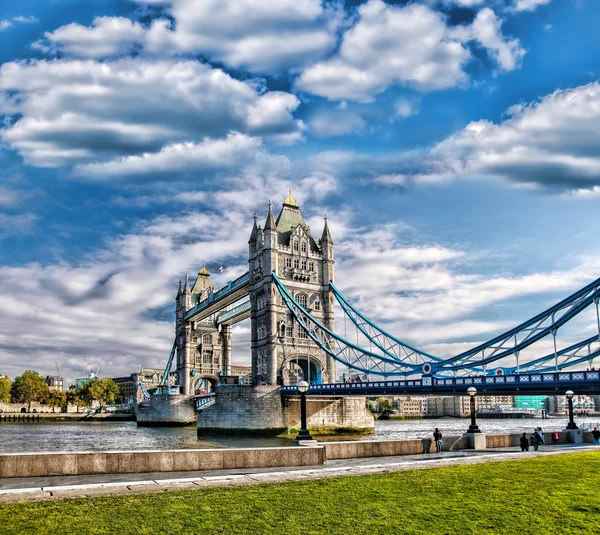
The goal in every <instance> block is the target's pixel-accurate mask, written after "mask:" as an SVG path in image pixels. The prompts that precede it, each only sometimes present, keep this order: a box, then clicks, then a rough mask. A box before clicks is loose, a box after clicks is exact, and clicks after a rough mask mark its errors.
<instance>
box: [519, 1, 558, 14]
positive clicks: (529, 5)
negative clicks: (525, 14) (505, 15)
mask: <svg viewBox="0 0 600 535" xmlns="http://www.w3.org/2000/svg"><path fill="white" fill-rule="evenodd" d="M551 1H552V0H515V1H514V6H513V9H514V10H515V11H534V10H535V9H536V8H538V7H540V6H545V5H546V4H549V3H550V2H551Z"/></svg>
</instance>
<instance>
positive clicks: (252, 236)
mask: <svg viewBox="0 0 600 535" xmlns="http://www.w3.org/2000/svg"><path fill="white" fill-rule="evenodd" d="M257 220H258V217H257V215H256V212H255V213H254V225H253V227H252V233H251V234H250V239H249V240H248V243H249V244H250V245H253V244H256V240H257V239H258V224H257Z"/></svg>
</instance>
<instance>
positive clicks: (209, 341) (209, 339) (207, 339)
mask: <svg viewBox="0 0 600 535" xmlns="http://www.w3.org/2000/svg"><path fill="white" fill-rule="evenodd" d="M202 343H203V344H207V345H209V344H212V334H205V335H204V336H203V337H202Z"/></svg>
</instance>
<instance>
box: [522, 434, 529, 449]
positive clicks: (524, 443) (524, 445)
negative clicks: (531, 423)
mask: <svg viewBox="0 0 600 535" xmlns="http://www.w3.org/2000/svg"><path fill="white" fill-rule="evenodd" d="M521 451H529V440H528V439H527V433H523V435H522V436H521Z"/></svg>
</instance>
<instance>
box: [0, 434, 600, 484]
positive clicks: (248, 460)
mask: <svg viewBox="0 0 600 535" xmlns="http://www.w3.org/2000/svg"><path fill="white" fill-rule="evenodd" d="M519 437H520V435H518V434H516V435H487V436H486V438H487V444H486V445H487V448H505V447H517V448H518V442H519ZM563 437H564V438H565V440H568V435H567V434H566V433H561V440H562V438H563ZM583 440H584V442H587V443H591V442H592V434H591V433H583ZM443 443H444V444H443V449H444V450H465V449H469V438H468V437H466V436H456V437H450V436H448V437H444V441H443ZM547 443H548V444H549V443H551V442H550V441H547ZM434 451H435V443H433V440H431V439H428V438H427V439H415V440H363V441H345V442H324V443H321V444H320V445H319V446H317V447H311V448H303V447H297V448H294V447H287V448H240V449H222V450H215V449H211V450H168V451H134V452H131V451H114V452H97V453H93V452H92V453H89V452H88V453H7V454H0V478H2V477H33V476H56V475H89V474H125V473H142V472H182V471H195V470H221V469H225V468H241V469H244V468H274V467H286V466H288V467H289V466H318V465H322V464H324V463H325V461H327V460H334V459H355V458H360V457H386V456H396V455H419V454H423V453H433V452H434Z"/></svg>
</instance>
